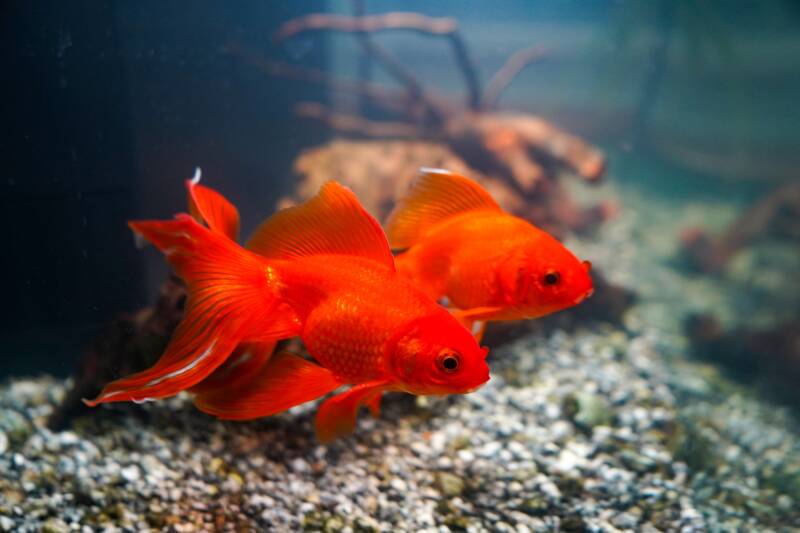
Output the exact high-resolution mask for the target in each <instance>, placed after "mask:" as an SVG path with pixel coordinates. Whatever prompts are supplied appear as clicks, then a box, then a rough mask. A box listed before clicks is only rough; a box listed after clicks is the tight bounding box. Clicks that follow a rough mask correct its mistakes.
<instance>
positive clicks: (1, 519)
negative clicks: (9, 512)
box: [0, 516, 14, 531]
mask: <svg viewBox="0 0 800 533" xmlns="http://www.w3.org/2000/svg"><path fill="white" fill-rule="evenodd" d="M13 528H14V520H12V519H11V518H9V517H7V516H0V529H2V530H3V531H12V530H13Z"/></svg>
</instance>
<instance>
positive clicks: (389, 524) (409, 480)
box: [0, 194, 800, 533]
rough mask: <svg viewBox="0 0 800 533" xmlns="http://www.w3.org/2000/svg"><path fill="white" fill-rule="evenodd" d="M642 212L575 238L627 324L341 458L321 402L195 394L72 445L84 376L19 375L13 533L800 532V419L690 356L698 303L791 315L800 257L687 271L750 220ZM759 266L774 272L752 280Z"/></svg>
mask: <svg viewBox="0 0 800 533" xmlns="http://www.w3.org/2000/svg"><path fill="white" fill-rule="evenodd" d="M622 203H623V205H625V206H627V207H629V209H626V210H625V211H624V212H623V214H622V216H620V218H619V219H618V220H617V221H616V222H614V223H612V224H609V225H607V226H604V227H603V228H602V229H601V231H600V232H599V233H598V234H597V235H595V236H593V237H591V238H589V239H586V240H584V241H581V242H573V243H570V246H574V247H575V248H576V249H577V250H578V251H579V254H580V255H581V256H583V257H589V258H591V259H592V261H593V262H594V263H595V264H597V265H599V266H600V267H601V269H602V270H603V272H605V273H606V274H607V275H608V276H609V277H610V278H611V279H612V280H614V281H616V282H618V283H623V284H626V285H629V286H633V287H635V288H636V289H637V290H638V291H639V292H640V295H641V299H640V301H639V303H638V304H637V305H636V306H635V307H634V308H633V309H631V310H630V312H629V313H628V314H627V316H626V317H625V321H624V325H622V326H610V325H604V324H600V323H589V324H586V325H584V326H583V327H581V328H580V329H578V330H575V331H569V332H567V331H562V330H552V329H551V330H550V331H549V332H547V333H534V334H531V335H530V336H529V337H526V338H524V339H521V340H519V341H517V342H516V343H514V344H511V345H508V346H506V347H504V348H501V349H497V350H495V351H493V353H492V355H491V356H490V364H491V366H492V370H493V378H492V380H491V381H490V383H489V384H488V385H487V386H485V387H483V388H482V389H480V390H479V391H478V392H476V393H474V394H471V395H468V396H460V397H448V398H416V399H415V398H413V397H411V396H406V395H399V394H396V395H390V396H387V398H386V400H385V402H384V410H383V414H382V416H381V418H380V419H378V420H373V419H371V418H370V417H368V416H367V415H366V414H362V417H361V419H360V423H359V426H358V429H357V432H356V434H355V435H354V436H352V437H350V438H346V439H342V440H340V441H337V442H335V443H334V444H332V445H330V446H322V445H320V444H318V443H317V442H316V441H315V438H314V436H313V428H312V417H313V411H314V409H315V405H308V406H301V407H299V408H297V409H294V410H292V411H291V412H289V413H287V414H284V415H280V416H276V417H273V418H270V419H265V420H260V421H256V422H251V423H223V422H219V421H216V420H214V419H213V418H210V417H208V416H206V415H203V414H202V413H200V412H198V411H196V410H195V409H194V408H193V407H192V406H191V404H190V402H188V401H187V398H186V397H183V396H181V397H178V398H174V399H171V400H168V401H162V402H157V403H151V404H146V405H142V406H139V405H120V406H116V405H115V406H111V407H104V408H100V409H97V410H95V411H94V412H93V413H92V414H91V415H90V416H88V417H84V418H82V419H80V420H78V421H77V422H76V424H75V426H74V427H73V429H72V431H65V432H62V433H51V432H50V431H48V430H47V429H45V428H44V419H45V418H46V416H47V415H48V414H49V413H50V412H51V411H52V409H53V406H54V405H55V404H56V403H57V402H58V400H59V398H60V397H61V396H62V395H63V393H64V389H65V383H64V382H60V381H55V380H53V379H51V378H47V377H43V378H38V379H19V378H18V379H14V380H11V381H9V382H7V383H5V384H4V385H2V386H0V531H20V532H26V531H31V532H32V531H45V532H50V533H54V532H62V531H64V532H66V531H87V532H89V531H119V530H124V531H146V530H156V531H161V530H168V531H177V532H181V531H214V530H217V531H273V530H274V531H295V530H309V531H328V532H336V531H353V532H366V531H475V532H477V531H518V532H525V531H645V532H648V531H650V532H652V531H800V511H799V510H798V509H800V444H798V442H800V440H798V438H797V436H798V434H800V431H798V428H797V419H796V418H795V417H794V416H792V414H791V413H790V412H789V411H788V410H787V409H786V408H783V407H779V406H775V405H772V404H768V403H765V402H764V401H762V400H759V399H758V398H757V397H756V396H755V395H754V393H753V391H751V390H747V389H745V388H743V387H741V386H738V385H736V384H733V383H731V382H730V381H728V380H727V379H725V378H724V377H723V376H721V375H720V373H719V370H718V369H717V368H715V367H711V366H708V365H701V364H698V363H693V362H691V361H689V360H688V359H687V358H686V357H685V354H686V339H685V338H683V336H682V333H681V323H682V320H683V318H684V317H685V315H686V313H689V312H692V311H694V310H711V311H713V312H715V313H716V314H718V315H720V316H722V317H723V318H724V319H725V320H726V322H727V323H736V322H737V321H742V320H743V319H744V316H743V314H742V313H738V314H737V309H738V308H737V305H736V302H737V301H738V299H741V298H743V297H746V298H748V302H749V307H747V309H748V310H749V312H750V315H751V318H759V317H760V318H762V319H763V321H764V322H766V323H769V321H770V319H773V320H774V319H779V318H780V316H779V315H780V309H782V307H781V306H777V305H775V302H776V301H779V300H778V298H779V295H777V294H773V293H775V292H776V291H782V292H784V293H790V294H791V291H793V290H796V289H797V287H795V286H793V285H791V283H795V284H796V283H797V282H796V281H795V282H791V281H790V280H789V278H788V277H786V276H785V275H784V274H782V272H784V273H785V272H792V271H794V272H795V273H796V268H795V265H794V263H792V260H790V259H787V256H786V255H785V254H783V252H777V255H775V257H777V258H778V259H776V260H774V261H772V262H770V261H769V260H765V259H764V257H766V258H767V259H768V258H769V257H770V253H771V252H770V253H766V254H761V255H759V251H758V249H757V248H756V249H754V251H749V252H748V254H749V255H747V256H745V257H743V258H740V259H739V262H740V263H742V262H743V263H744V266H742V265H739V266H738V267H734V268H733V269H732V270H731V272H730V273H729V274H728V277H727V278H723V279H719V280H710V279H709V278H707V277H703V278H698V277H690V276H687V275H684V274H681V273H680V272H679V271H677V270H675V269H674V268H672V267H671V266H669V263H670V257H672V256H673V255H674V252H675V250H674V247H670V245H665V244H664V243H674V240H675V236H676V235H677V231H678V230H679V226H680V224H682V223H684V222H685V221H689V222H691V221H692V220H693V219H697V218H699V214H698V213H699V210H702V211H703V213H704V215H705V216H706V217H707V216H708V215H709V214H714V215H715V216H716V215H718V219H717V220H719V221H720V224H722V223H724V221H726V220H729V219H730V218H731V217H732V215H733V213H734V211H733V209H732V208H731V206H724V205H721V204H720V205H706V204H703V205H698V206H692V205H685V206H676V205H667V204H664V205H658V204H654V203H653V202H652V201H651V199H642V198H638V199H637V198H636V197H635V195H630V194H629V195H628V196H626V197H624V198H623V202H622ZM637 206H638V207H639V208H638V209H637ZM637 213H645V214H646V217H641V218H640V216H639V215H638V214H637ZM656 231H660V232H661V233H660V235H658V234H655V233H654V232H656ZM781 258H783V259H781ZM750 264H758V265H760V267H759V268H760V272H762V273H763V272H764V268H767V269H768V272H770V273H771V274H770V276H771V277H768V278H767V279H765V278H764V277H763V276H761V277H759V278H758V280H760V283H761V284H760V285H759V284H758V283H755V284H754V283H752V281H753V277H752V276H748V274H747V272H748V268H750V269H752V267H749V266H747V265H750ZM776 265H777V266H776ZM781 265H783V266H782V269H781ZM787 265H788V266H787ZM773 267H774V268H773ZM770 268H772V270H769V269H770ZM782 275H784V277H783V278H781V276H782ZM787 283H789V285H787ZM737 284H738V285H739V286H747V287H749V289H748V290H750V291H751V292H750V293H743V292H741V291H738V292H737V290H736V286H737ZM787 287H789V289H791V291H790V290H787ZM752 290H757V291H758V294H759V295H760V296H759V298H760V299H759V298H755V300H754V298H753V296H752V295H753V293H752ZM770 290H772V291H773V293H770V292H769V291H770ZM743 294H744V296H743ZM748 294H749V296H748ZM784 297H789V296H786V295H784ZM754 302H755V303H754ZM770 303H771V304H772V306H770V305H769V304H770ZM770 313H773V315H775V314H776V313H777V316H771V315H770ZM6 356H8V354H6Z"/></svg>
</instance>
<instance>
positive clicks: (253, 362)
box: [189, 341, 277, 394]
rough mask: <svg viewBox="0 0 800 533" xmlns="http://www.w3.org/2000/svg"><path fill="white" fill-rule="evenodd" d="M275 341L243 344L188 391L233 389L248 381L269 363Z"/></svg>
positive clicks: (201, 391)
mask: <svg viewBox="0 0 800 533" xmlns="http://www.w3.org/2000/svg"><path fill="white" fill-rule="evenodd" d="M276 344H277V341H268V342H245V343H242V344H240V345H239V346H237V347H236V349H235V350H234V351H233V353H232V354H231V355H230V357H228V358H227V359H226V360H225V362H224V363H222V364H221V365H220V366H219V367H217V369H216V370H214V372H212V373H211V374H210V375H209V376H208V377H207V378H205V379H204V380H203V381H201V382H200V383H198V384H197V385H195V386H193V387H192V388H190V389H189V392H192V393H194V394H204V393H209V392H212V391H214V390H217V389H223V388H228V389H231V388H234V387H236V386H238V385H239V384H242V383H244V382H246V381H249V380H250V379H251V378H252V377H253V376H254V375H255V374H257V373H258V371H259V370H260V369H261V367H263V366H264V365H265V364H267V362H268V361H269V358H270V357H271V356H272V352H273V351H274V350H275V345H276Z"/></svg>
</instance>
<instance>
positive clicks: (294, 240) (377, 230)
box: [247, 181, 394, 270]
mask: <svg viewBox="0 0 800 533" xmlns="http://www.w3.org/2000/svg"><path fill="white" fill-rule="evenodd" d="M247 248H248V249H249V250H251V251H253V252H255V253H257V254H260V255H263V256H265V257H271V258H275V259H289V258H293V257H303V256H312V255H321V254H337V255H339V254H341V255H353V256H359V257H366V258H369V259H372V260H373V261H376V262H378V263H380V264H382V265H385V266H387V267H389V268H390V269H392V270H394V258H393V257H392V252H391V250H390V249H389V244H388V242H387V241H386V235H384V233H383V230H382V229H381V226H380V224H378V221H377V220H375V219H374V218H373V217H372V215H370V214H369V213H367V211H366V210H365V209H364V208H363V207H362V206H361V204H360V203H359V202H358V199H357V198H356V196H355V195H354V194H353V192H352V191H350V190H349V189H347V188H346V187H344V186H342V185H339V184H338V183H336V182H334V181H329V182H327V183H326V184H325V185H323V186H322V188H321V189H320V191H319V193H318V194H317V195H316V196H315V197H313V198H312V199H310V200H308V201H307V202H305V203H303V204H300V205H298V206H295V207H290V208H288V209H284V210H282V211H279V212H277V213H276V214H274V215H273V216H271V217H270V218H268V219H267V220H266V221H265V222H263V223H262V224H261V226H259V227H258V229H256V231H255V233H253V236H252V237H250V240H249V241H248V242H247Z"/></svg>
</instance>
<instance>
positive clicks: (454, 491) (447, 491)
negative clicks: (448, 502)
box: [434, 472, 464, 497]
mask: <svg viewBox="0 0 800 533" xmlns="http://www.w3.org/2000/svg"><path fill="white" fill-rule="evenodd" d="M434 479H435V483H436V487H437V488H438V489H439V491H440V492H441V493H442V494H443V495H444V496H448V497H453V496H459V495H460V494H461V493H462V492H463V491H464V480H463V479H461V478H460V477H458V476H457V475H455V474H451V473H449V472H437V473H436V474H435V478H434Z"/></svg>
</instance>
